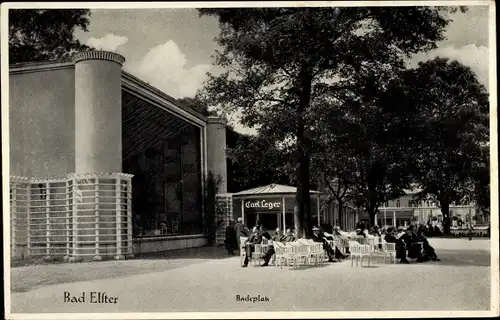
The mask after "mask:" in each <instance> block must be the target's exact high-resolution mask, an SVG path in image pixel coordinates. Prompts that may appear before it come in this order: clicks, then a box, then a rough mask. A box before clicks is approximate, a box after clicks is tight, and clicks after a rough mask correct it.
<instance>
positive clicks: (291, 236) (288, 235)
mask: <svg viewBox="0 0 500 320" xmlns="http://www.w3.org/2000/svg"><path fill="white" fill-rule="evenodd" d="M294 241H297V238H295V235H294V233H293V231H292V229H286V236H285V238H284V239H283V241H282V242H283V243H286V242H294Z"/></svg>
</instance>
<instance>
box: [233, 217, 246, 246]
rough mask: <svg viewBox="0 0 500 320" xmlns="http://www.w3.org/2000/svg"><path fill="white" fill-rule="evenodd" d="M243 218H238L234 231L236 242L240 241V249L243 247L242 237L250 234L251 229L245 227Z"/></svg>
mask: <svg viewBox="0 0 500 320" xmlns="http://www.w3.org/2000/svg"><path fill="white" fill-rule="evenodd" d="M242 221H243V219H242V218H238V221H237V222H236V223H235V225H234V231H235V233H236V242H237V243H238V249H239V248H240V247H241V243H240V237H248V236H250V230H248V228H247V227H245V226H244V225H243V223H242Z"/></svg>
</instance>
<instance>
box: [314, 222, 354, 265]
mask: <svg viewBox="0 0 500 320" xmlns="http://www.w3.org/2000/svg"><path fill="white" fill-rule="evenodd" d="M320 234H321V235H322V236H323V238H325V239H326V240H331V241H332V240H335V239H334V236H333V234H329V233H326V232H324V231H322V230H321V228H320ZM345 258H347V256H345V255H343V254H342V252H341V251H340V250H339V248H338V247H337V246H335V259H338V260H340V259H345Z"/></svg>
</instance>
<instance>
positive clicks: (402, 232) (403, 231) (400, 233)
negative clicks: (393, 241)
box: [396, 226, 406, 239]
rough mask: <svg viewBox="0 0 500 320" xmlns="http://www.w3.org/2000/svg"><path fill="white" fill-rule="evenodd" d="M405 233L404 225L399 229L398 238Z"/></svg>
mask: <svg viewBox="0 0 500 320" xmlns="http://www.w3.org/2000/svg"><path fill="white" fill-rule="evenodd" d="M404 234H406V232H405V230H404V228H403V227H401V226H399V227H398V231H397V233H396V238H398V239H399V238H401V237H402V236H403V235H404Z"/></svg>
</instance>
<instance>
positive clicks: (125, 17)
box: [76, 6, 489, 133]
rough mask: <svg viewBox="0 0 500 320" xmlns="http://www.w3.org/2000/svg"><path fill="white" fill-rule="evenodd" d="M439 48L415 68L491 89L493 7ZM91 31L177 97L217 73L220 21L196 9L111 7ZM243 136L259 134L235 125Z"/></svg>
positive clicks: (96, 16)
mask: <svg viewBox="0 0 500 320" xmlns="http://www.w3.org/2000/svg"><path fill="white" fill-rule="evenodd" d="M452 19H453V20H454V21H453V22H451V23H450V24H449V25H448V27H447V30H446V33H445V36H446V40H444V41H441V42H439V43H438V48H437V49H435V50H432V51H429V52H426V53H421V54H417V55H415V56H414V57H412V59H411V60H410V61H408V64H409V66H415V65H416V63H417V62H418V61H425V60H427V59H432V58H434V57H436V56H440V57H447V58H450V59H454V60H458V61H459V62H461V63H463V64H465V65H467V66H469V67H471V69H472V70H473V71H474V72H475V73H476V75H477V77H478V79H479V81H480V82H481V83H483V84H484V85H485V86H486V87H488V82H489V80H488V77H489V74H488V68H489V56H488V51H489V50H488V41H489V40H488V7H487V6H470V7H469V10H468V11H467V12H466V13H456V14H454V15H453V16H452ZM90 20H91V22H90V25H89V31H88V32H83V31H79V30H78V31H77V32H76V37H77V38H78V39H80V40H81V41H82V42H84V43H86V44H89V45H91V46H93V47H96V48H98V49H102V50H109V51H115V52H118V53H120V54H122V55H123V56H124V57H125V58H126V62H125V64H124V66H123V68H124V70H125V71H127V72H130V73H132V74H133V75H135V76H137V77H139V78H140V79H141V80H143V81H146V82H148V83H149V84H151V85H153V86H155V87H156V88H158V89H160V90H162V91H163V92H165V93H167V94H169V95H171V96H173V97H174V98H182V97H193V96H194V95H195V93H196V91H197V90H198V89H200V88H201V87H202V85H203V81H204V80H205V79H206V73H207V72H214V73H217V71H218V69H217V68H216V67H215V66H213V65H212V62H213V59H212V54H213V53H214V51H215V50H216V49H217V48H218V46H217V44H216V43H215V42H214V41H213V39H214V38H215V37H216V36H217V35H218V33H219V25H218V21H217V20H216V19H215V18H213V17H205V16H204V17H200V16H199V15H198V12H197V11H196V9H177V8H176V9H105V10H92V11H91V19H90ZM233 125H234V127H235V129H236V130H237V131H239V132H242V133H251V132H254V131H253V130H251V129H248V128H244V127H242V126H241V125H240V124H238V123H233Z"/></svg>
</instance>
